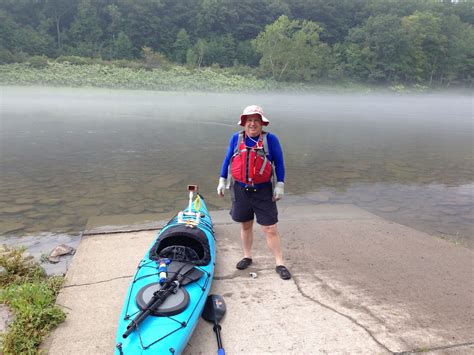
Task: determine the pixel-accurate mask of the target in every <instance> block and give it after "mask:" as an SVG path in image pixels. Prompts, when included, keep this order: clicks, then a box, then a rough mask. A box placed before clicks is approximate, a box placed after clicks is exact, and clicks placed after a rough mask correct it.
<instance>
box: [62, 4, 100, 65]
mask: <svg viewBox="0 0 474 355" xmlns="http://www.w3.org/2000/svg"><path fill="white" fill-rule="evenodd" d="M102 34H103V31H102V28H101V26H100V20H99V14H98V10H97V8H96V7H95V6H93V5H92V0H81V2H80V3H79V4H78V9H77V15H76V17H75V20H74V22H73V24H72V26H71V28H70V30H69V38H68V39H69V45H70V47H71V48H75V49H73V50H72V51H73V52H74V54H77V55H82V56H86V57H97V56H99V55H100V50H101V47H102V41H101V40H102Z"/></svg>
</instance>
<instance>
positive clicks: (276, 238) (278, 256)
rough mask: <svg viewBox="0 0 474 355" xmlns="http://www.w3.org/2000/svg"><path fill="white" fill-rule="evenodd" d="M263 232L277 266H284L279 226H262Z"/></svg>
mask: <svg viewBox="0 0 474 355" xmlns="http://www.w3.org/2000/svg"><path fill="white" fill-rule="evenodd" d="M262 230H263V233H264V234H265V237H266V238H267V245H268V248H269V249H270V250H271V252H272V253H273V256H274V257H275V263H276V265H284V262H283V255H282V253H281V243H280V234H279V233H278V228H277V225H276V224H274V225H271V226H262Z"/></svg>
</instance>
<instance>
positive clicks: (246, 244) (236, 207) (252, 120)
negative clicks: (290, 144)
mask: <svg viewBox="0 0 474 355" xmlns="http://www.w3.org/2000/svg"><path fill="white" fill-rule="evenodd" d="M238 124H239V125H241V126H243V127H244V131H242V132H237V133H235V134H234V135H233V136H232V137H231V139H230V142H229V148H228V149H227V154H226V157H225V159H224V162H223V164H222V169H221V177H220V178H219V185H218V186H217V193H218V194H219V195H220V196H224V190H225V188H226V187H227V188H229V186H231V195H232V208H231V211H230V214H231V216H232V219H233V220H234V221H236V222H240V224H241V230H240V237H241V240H242V248H243V254H244V257H243V259H242V260H240V261H239V262H238V263H237V265H236V267H237V269H239V270H244V269H246V268H247V267H249V266H250V265H251V264H252V244H253V220H254V217H256V219H257V223H258V224H260V225H261V227H262V231H263V233H264V234H265V237H266V240H267V245H268V248H269V249H270V250H271V252H272V253H273V256H274V257H275V263H276V267H275V270H276V272H277V273H278V274H279V275H280V277H281V278H282V279H284V280H288V279H290V278H291V274H290V271H289V270H288V269H287V267H286V266H285V264H284V261H283V255H282V252H281V243H280V235H279V233H278V228H277V223H278V210H277V206H276V201H277V200H279V199H281V198H282V197H283V194H284V186H285V183H284V181H285V166H284V162H283V153H282V150H281V146H280V142H279V141H278V138H277V137H276V136H275V135H274V134H272V133H267V132H264V131H263V126H268V124H269V120H268V119H267V118H266V117H265V116H264V114H263V110H262V108H261V107H260V106H257V105H251V106H248V107H246V108H245V109H244V111H243V113H242V115H241V116H240V121H239V122H238ZM274 171H275V173H274ZM228 175H231V176H228ZM274 175H276V184H275V186H274V190H273V183H272V179H274V178H275V176H274ZM227 179H229V184H227ZM231 181H232V182H233V184H230V182H231Z"/></svg>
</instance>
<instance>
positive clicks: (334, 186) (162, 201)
mask: <svg viewBox="0 0 474 355" xmlns="http://www.w3.org/2000/svg"><path fill="white" fill-rule="evenodd" d="M0 89H1V111H0V115H1V117H0V118H1V125H0V140H1V145H0V148H1V152H0V153H1V156H0V183H1V185H0V235H1V236H2V238H3V239H5V238H10V239H11V238H14V237H15V236H17V237H18V236H25V235H39V236H41V235H45V233H59V234H66V235H69V234H70V235H76V234H78V233H79V232H80V231H82V230H83V229H84V227H85V225H86V223H87V220H88V219H89V218H90V217H95V216H109V215H138V214H144V213H147V214H150V213H151V214H157V215H163V214H165V215H166V214H172V213H173V212H175V211H176V210H177V209H180V208H182V207H184V206H185V205H186V203H187V193H186V186H187V184H190V183H193V184H198V185H199V188H200V191H201V193H202V194H203V195H204V196H205V197H206V201H207V204H208V207H209V209H223V208H228V207H229V205H230V201H229V198H228V196H227V197H226V198H225V199H221V198H219V197H217V195H216V193H215V188H216V185H217V181H218V178H219V173H220V165H221V163H222V159H223V157H224V154H225V151H226V148H227V144H228V140H229V137H230V135H231V134H232V133H233V132H235V131H237V130H238V126H237V125H236V123H237V121H238V118H239V115H240V112H241V110H242V109H243V107H244V106H247V105H249V104H260V105H262V106H263V107H264V109H265V112H266V115H267V116H268V118H269V119H270V121H271V124H270V126H269V127H268V130H269V131H271V132H273V133H275V134H277V135H278V137H279V138H280V141H281V144H282V147H283V150H284V155H285V163H286V171H287V174H286V194H287V195H286V196H285V199H284V200H283V201H282V203H304V204H310V205H311V204H314V205H316V204H321V203H332V204H341V203H352V204H355V205H358V206H360V207H362V208H364V209H367V210H369V211H370V212H373V213H375V214H377V215H379V216H382V217H384V218H386V219H389V220H392V221H395V222H398V223H402V224H405V225H408V226H411V227H413V228H415V229H418V230H421V231H425V232H427V233H429V234H431V235H433V236H436V237H441V238H446V239H449V240H451V241H453V242H459V243H462V244H463V245H466V246H468V247H470V248H472V246H473V239H474V237H473V231H474V210H473V207H474V184H473V183H474V175H473V104H472V96H469V95H441V94H431V95H395V94H393V95H384V94H281V93H280V94H268V93H267V94H263V93H259V94H209V93H207V94H206V93H165V92H150V91H118V90H115V91H112V90H99V89H60V88H15V87H2V88H0Z"/></svg>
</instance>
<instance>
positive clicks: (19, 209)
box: [0, 205, 33, 214]
mask: <svg viewBox="0 0 474 355" xmlns="http://www.w3.org/2000/svg"><path fill="white" fill-rule="evenodd" d="M32 209H33V206H32V205H21V206H9V207H5V208H2V209H1V210H0V213H8V214H10V213H11V214H14V213H20V212H26V211H29V210H32Z"/></svg>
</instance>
